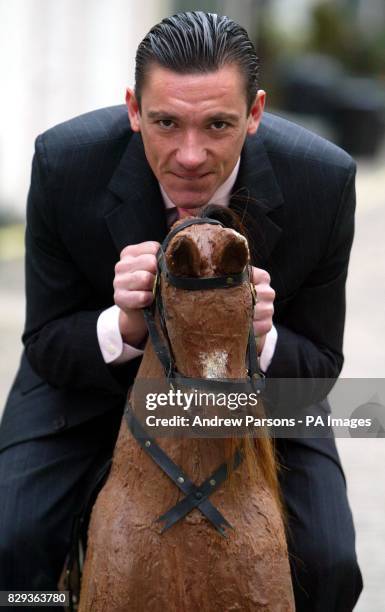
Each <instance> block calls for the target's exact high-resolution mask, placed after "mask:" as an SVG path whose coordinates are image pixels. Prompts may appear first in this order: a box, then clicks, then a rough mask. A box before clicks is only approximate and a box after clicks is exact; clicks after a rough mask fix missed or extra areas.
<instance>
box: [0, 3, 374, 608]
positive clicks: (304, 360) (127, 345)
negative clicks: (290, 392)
mask: <svg viewBox="0 0 385 612" xmlns="http://www.w3.org/2000/svg"><path fill="white" fill-rule="evenodd" d="M136 60H137V61H136V86H135V92H132V91H130V90H128V93H127V108H128V114H129V118H128V117H127V108H126V107H125V106H119V107H112V108H107V109H102V110H99V111H95V112H92V113H88V114H86V115H83V116H81V117H78V118H75V119H73V120H71V121H68V122H66V123H64V124H61V125H59V126H56V127H55V128H53V129H51V130H49V131H48V132H46V133H45V134H43V135H42V136H40V137H39V138H38V139H37V141H36V153H35V157H34V161H33V170H32V180H31V188H30V192H29V198H28V210H27V230H26V291H27V318H26V325H25V331H24V335H23V341H24V344H25V352H24V354H23V356H22V360H21V365H20V368H19V371H18V373H17V376H16V379H15V382H14V384H13V387H12V389H11V392H10V395H9V398H8V402H7V406H6V410H5V414H4V418H3V422H2V425H1V429H0V448H1V454H0V489H1V492H0V495H1V500H2V501H1V516H0V529H1V535H0V542H1V544H0V547H1V555H0V588H2V589H29V590H31V589H44V590H47V589H55V588H56V584H57V580H58V577H59V575H60V571H61V568H62V564H63V561H64V557H65V554H66V551H67V550H68V546H69V540H70V530H71V517H72V515H73V513H74V512H75V510H76V508H78V507H79V505H80V504H81V502H82V500H83V497H84V490H85V485H86V483H87V482H88V481H89V480H92V477H93V475H94V474H95V473H96V471H97V470H98V468H99V467H100V465H102V464H103V462H104V461H105V460H106V459H107V458H108V457H109V456H110V455H111V452H112V449H113V446H114V441H115V438H116V434H117V430H118V427H119V423H120V418H121V414H122V407H123V404H124V400H125V396H126V393H127V389H128V387H129V386H130V384H132V381H133V379H134V377H135V373H136V371H137V368H138V364H139V360H140V357H139V356H140V354H141V350H140V349H141V346H142V344H141V343H142V342H143V340H144V339H145V326H144V322H143V318H142V313H141V311H140V308H141V307H142V306H143V305H145V304H147V303H149V302H150V301H151V299H152V297H151V291H150V289H151V286H152V282H153V278H154V271H155V268H154V265H155V252H156V248H157V245H158V243H159V242H160V241H161V240H162V239H163V238H164V236H165V235H166V233H167V215H166V210H167V209H169V210H172V209H173V208H174V209H178V210H179V213H180V214H181V215H182V216H183V215H186V214H188V213H192V214H194V213H195V214H196V211H197V210H199V209H200V208H201V207H202V206H203V205H205V204H207V203H208V202H210V201H212V200H214V201H220V199H221V198H223V202H222V203H223V204H224V205H226V204H229V205H230V207H231V208H234V209H237V210H238V211H240V212H241V213H242V214H246V215H247V216H246V219H247V220H248V223H249V227H248V229H249V233H250V235H251V242H252V247H253V264H254V265H255V266H258V267H257V268H255V269H254V282H255V284H256V286H257V291H258V297H259V301H258V303H257V306H256V311H255V321H254V327H255V332H256V334H257V335H258V336H259V337H260V343H259V347H258V350H259V353H260V357H261V367H262V369H264V370H265V371H266V376H267V377H268V378H296V379H300V378H314V379H316V378H331V379H332V378H336V377H337V376H338V374H339V372H340V370H341V367H342V362H343V356H342V339H343V328H344V317H345V280H346V275H347V268H348V260H349V253H350V248H351V243H352V238H353V227H354V207H355V194H354V176H355V166H354V163H353V161H352V159H351V158H350V157H349V156H348V155H347V154H346V153H345V152H343V151H341V150H340V149H338V148H337V147H335V146H334V145H332V144H330V143H328V142H326V141H325V140H323V139H321V138H319V137H317V136H315V135H314V134H311V133H310V132H307V131H306V130H304V129H302V128H300V127H298V126H296V125H294V124H292V123H289V122H287V121H285V120H283V119H280V118H278V117H275V116H272V115H267V114H265V115H264V116H263V117H262V113H263V107H264V99H265V94H264V92H263V91H262V90H258V89H257V58H256V56H255V52H254V48H253V46H252V44H251V43H250V41H249V39H248V37H247V34H246V32H245V31H244V30H243V29H242V28H240V27H239V26H238V25H237V24H234V22H232V21H231V20H228V19H227V18H221V17H217V16H213V15H205V14H203V13H190V14H181V15H179V16H175V17H173V18H169V19H166V20H164V21H163V22H161V23H160V24H158V25H157V26H155V27H154V28H153V29H152V30H151V32H150V33H149V34H148V35H147V36H146V38H145V39H144V41H143V42H142V43H141V45H140V46H139V48H138V54H137V58H136ZM220 203H221V202H220ZM119 255H120V259H119ZM117 262H118V263H117ZM270 277H271V286H272V287H273V288H274V291H273V290H272V289H271V287H270ZM274 292H275V303H274V305H275V313H274V321H273V322H272V313H273V308H272V303H273V300H274ZM273 323H274V325H273ZM318 410H320V411H323V412H324V413H325V412H327V411H328V410H329V408H328V404H327V402H326V400H325V401H323V402H321V404H320V405H319V406H318ZM277 449H278V452H279V456H280V460H281V462H282V464H283V465H284V466H285V467H284V469H283V470H282V473H281V483H282V489H283V493H284V496H285V500H286V504H287V509H288V517H289V526H290V536H289V550H290V553H291V566H292V575H293V584H294V590H295V596H296V604H297V609H298V610H306V611H320V612H326V611H327V612H329V611H330V612H331V611H333V610H335V611H339V612H340V611H346V612H347V611H349V610H352V609H353V606H354V604H355V602H356V600H357V598H358V596H359V593H360V591H361V588H362V581H361V575H360V571H359V568H358V565H357V561H356V556H355V549H354V529H353V523H352V518H351V513H350V509H349V506H348V502H347V497H346V489H345V481H344V476H343V472H342V468H341V465H340V461H339V458H338V454H337V451H336V447H335V443H334V440H333V439H332V438H322V439H304V440H297V439H296V440H278V441H277Z"/></svg>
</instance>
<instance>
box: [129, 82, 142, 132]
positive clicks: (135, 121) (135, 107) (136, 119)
mask: <svg viewBox="0 0 385 612" xmlns="http://www.w3.org/2000/svg"><path fill="white" fill-rule="evenodd" d="M126 104H127V110H128V118H129V120H130V123H131V129H132V131H133V132H140V111H139V104H138V101H137V99H136V97H135V94H134V92H133V91H132V89H129V88H127V90H126Z"/></svg>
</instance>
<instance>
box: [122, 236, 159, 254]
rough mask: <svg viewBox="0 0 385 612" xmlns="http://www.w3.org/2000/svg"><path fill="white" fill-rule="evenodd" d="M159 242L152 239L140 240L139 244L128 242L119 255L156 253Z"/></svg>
mask: <svg viewBox="0 0 385 612" xmlns="http://www.w3.org/2000/svg"><path fill="white" fill-rule="evenodd" d="M159 247H160V244H159V242H155V241H154V240H148V241H147V242H140V243H139V244H129V245H127V246H126V247H124V249H123V250H122V251H121V253H120V257H121V258H122V257H125V256H126V255H131V256H133V257H136V256H137V255H144V254H146V253H147V254H150V255H156V254H157V252H158V250H159Z"/></svg>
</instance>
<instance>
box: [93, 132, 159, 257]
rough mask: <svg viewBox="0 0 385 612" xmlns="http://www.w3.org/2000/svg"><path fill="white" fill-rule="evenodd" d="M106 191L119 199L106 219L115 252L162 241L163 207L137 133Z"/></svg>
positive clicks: (156, 183) (157, 187)
mask: <svg viewBox="0 0 385 612" xmlns="http://www.w3.org/2000/svg"><path fill="white" fill-rule="evenodd" d="M108 189H109V190H110V191H111V192H112V193H113V194H114V195H115V196H117V197H118V198H119V204H118V205H117V206H115V208H113V210H112V211H110V212H108V213H107V214H106V216H105V219H106V222H107V225H108V229H109V231H110V233H111V236H112V239H113V241H114V244H115V246H116V248H117V250H118V252H120V251H121V250H122V249H123V248H124V247H125V246H127V245H128V244H138V243H139V242H144V241H146V240H155V241H157V242H161V241H162V240H163V238H164V237H165V235H166V233H167V227H166V216H165V210H164V204H163V200H162V196H161V193H160V190H159V185H158V182H157V180H156V178H155V176H154V174H153V173H152V171H151V169H150V167H149V165H148V162H147V160H146V156H145V153H144V148H143V144H142V139H141V137H140V135H139V134H133V135H132V137H131V139H130V142H129V144H128V146H127V148H126V151H125V153H124V155H123V157H122V159H121V162H120V164H119V166H118V168H117V169H116V171H115V173H114V174H113V176H112V178H111V181H110V183H109V185H108Z"/></svg>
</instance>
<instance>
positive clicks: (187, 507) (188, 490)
mask: <svg viewBox="0 0 385 612" xmlns="http://www.w3.org/2000/svg"><path fill="white" fill-rule="evenodd" d="M201 224H210V225H219V226H221V227H225V226H224V225H223V223H221V222H220V221H217V220H214V219H209V218H194V219H187V220H186V221H184V222H183V223H181V224H180V225H178V227H176V228H174V229H173V230H171V232H170V233H169V234H168V235H167V236H166V238H165V240H164V241H163V243H162V245H161V246H160V248H159V251H158V253H157V264H158V265H157V274H156V277H155V282H154V287H153V294H154V301H153V304H152V305H151V307H148V308H144V309H143V312H144V317H145V320H146V323H147V327H148V332H149V336H150V340H151V343H152V345H153V348H154V351H155V353H156V355H157V357H158V359H159V361H160V363H161V365H162V367H163V370H164V373H165V377H166V379H167V381H168V383H169V384H170V385H171V386H173V383H177V384H183V385H184V386H194V387H204V388H206V389H207V388H210V387H215V388H218V386H219V388H222V389H223V388H224V389H225V391H226V392H229V391H232V392H234V391H238V392H241V391H245V390H247V389H252V390H253V391H255V392H256V393H257V394H259V393H260V392H261V389H262V388H263V386H264V375H263V374H262V373H261V372H260V370H259V363H258V356H257V348H256V341H255V337H254V330H253V324H252V322H251V326H250V332H249V338H248V345H247V362H248V372H247V376H246V378H245V379H241V380H234V379H222V378H221V379H219V378H213V379H202V378H193V377H188V376H184V375H182V374H181V373H180V372H178V371H177V368H176V365H175V360H174V356H173V353H172V349H171V343H170V340H169V336H168V333H167V326H166V318H165V311H164V304H163V300H162V295H161V291H160V278H161V277H162V276H163V277H164V279H165V280H166V281H167V282H168V283H169V284H171V285H172V286H174V287H176V288H178V289H183V290H187V291H202V290H203V291H206V290H211V289H228V288H230V287H237V286H240V285H242V284H243V283H244V282H247V281H248V283H249V286H250V292H251V296H252V303H253V306H254V305H255V303H256V300H257V296H256V293H255V288H254V285H253V284H252V282H251V267H250V266H245V269H244V270H243V271H242V272H240V273H238V274H228V275H224V276H214V277H207V278H195V277H189V276H176V275H175V274H172V273H171V271H170V270H169V268H168V266H167V263H166V258H165V253H166V249H167V247H168V245H169V243H170V241H171V239H172V238H173V237H174V236H175V235H176V234H177V233H179V232H180V231H181V230H183V229H185V228H186V227H189V226H191V225H201ZM156 314H158V316H159V322H160V327H161V331H162V336H163V338H162V336H161V334H160V333H159V331H158V327H157V323H156ZM124 416H125V419H126V422H127V425H128V427H129V429H130V431H131V433H132V435H133V436H134V438H135V439H136V440H137V442H138V444H139V445H140V446H141V448H142V449H143V450H144V451H145V452H146V453H147V454H148V455H149V456H150V457H151V459H152V460H153V461H154V462H155V463H156V464H157V465H158V466H159V467H160V468H161V469H162V470H163V472H164V473H165V474H167V476H168V477H169V478H170V479H171V480H172V481H173V482H174V484H175V485H176V486H177V487H178V488H179V489H180V490H181V491H182V492H183V493H184V494H185V497H184V498H183V499H182V500H180V501H179V502H178V503H177V504H176V505H175V506H173V507H172V508H171V509H170V510H168V511H167V512H166V513H165V514H162V516H160V517H159V518H158V519H156V522H163V528H162V531H161V533H163V532H165V531H166V530H167V529H169V528H170V527H172V526H173V525H174V524H175V523H176V522H178V521H179V520H181V519H182V518H183V517H185V516H186V515H187V514H188V513H189V512H191V511H192V510H193V509H194V508H198V509H199V510H200V511H201V512H202V514H203V515H204V516H205V517H206V518H207V519H208V520H209V521H210V522H211V523H212V524H213V526H214V527H215V529H216V530H217V531H218V532H219V533H220V534H221V535H222V536H224V537H227V535H226V531H225V530H226V528H233V527H232V525H231V524H230V523H229V522H228V521H227V520H226V519H225V518H224V517H223V515H222V514H221V513H220V512H219V510H218V509H217V508H215V506H213V504H212V503H211V502H210V500H209V497H210V495H211V494H212V493H214V491H216V490H217V489H218V487H219V486H220V485H221V484H222V483H223V482H224V481H225V480H226V477H227V474H228V470H229V468H230V467H231V468H232V469H233V470H235V469H237V468H238V467H239V465H240V464H241V463H242V461H243V459H244V454H243V452H242V451H241V449H240V448H238V449H237V450H236V451H235V453H234V455H233V457H232V459H231V461H230V462H229V463H223V464H222V465H221V466H220V467H219V468H217V469H216V470H215V471H214V472H213V473H212V474H211V476H210V477H209V478H207V479H206V480H205V481H204V482H203V483H201V484H200V485H199V486H197V485H195V484H194V483H193V482H192V481H191V480H190V479H189V477H188V476H187V475H186V474H185V473H184V472H183V471H182V470H181V468H180V467H178V466H177V465H176V463H174V462H173V461H172V460H171V459H170V457H168V455H167V454H166V453H165V452H164V451H163V450H162V449H161V448H160V446H159V445H158V444H157V442H156V441H155V440H154V439H153V438H151V437H149V436H148V435H147V433H146V431H145V430H144V429H143V427H142V425H141V424H140V423H139V421H138V420H137V419H136V417H135V415H134V413H133V410H132V407H131V405H130V402H129V401H128V402H127V405H126V409H125V412H124Z"/></svg>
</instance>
